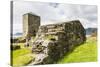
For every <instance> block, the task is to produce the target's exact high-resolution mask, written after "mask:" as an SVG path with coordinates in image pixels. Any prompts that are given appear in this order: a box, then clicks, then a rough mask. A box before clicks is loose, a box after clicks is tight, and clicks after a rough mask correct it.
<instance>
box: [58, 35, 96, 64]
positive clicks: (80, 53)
mask: <svg viewBox="0 0 100 67" xmlns="http://www.w3.org/2000/svg"><path fill="white" fill-rule="evenodd" d="M94 61H97V41H96V38H95V37H91V38H87V41H86V43H84V44H82V45H80V46H78V47H76V48H75V49H74V50H73V52H72V53H69V54H66V55H65V56H64V57H63V58H61V59H59V61H58V62H57V63H60V64H62V63H76V62H94Z"/></svg>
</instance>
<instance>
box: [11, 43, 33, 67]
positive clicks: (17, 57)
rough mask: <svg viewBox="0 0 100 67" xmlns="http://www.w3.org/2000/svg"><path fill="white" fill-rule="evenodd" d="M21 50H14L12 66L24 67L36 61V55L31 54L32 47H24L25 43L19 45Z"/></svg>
mask: <svg viewBox="0 0 100 67" xmlns="http://www.w3.org/2000/svg"><path fill="white" fill-rule="evenodd" d="M18 45H20V46H21V48H20V49H17V50H12V65H13V66H22V65H27V64H29V63H30V62H31V61H32V60H33V59H34V54H32V53H31V47H24V46H23V45H24V43H18Z"/></svg>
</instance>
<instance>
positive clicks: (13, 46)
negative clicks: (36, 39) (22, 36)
mask: <svg viewBox="0 0 100 67" xmlns="http://www.w3.org/2000/svg"><path fill="white" fill-rule="evenodd" d="M17 49H20V45H11V50H17Z"/></svg>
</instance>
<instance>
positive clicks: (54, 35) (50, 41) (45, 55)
mask: <svg viewBox="0 0 100 67" xmlns="http://www.w3.org/2000/svg"><path fill="white" fill-rule="evenodd" d="M85 35H86V32H85V29H84V27H83V26H82V24H81V23H80V21H78V20H74V21H69V22H63V23H58V24H49V25H43V26H40V27H39V30H38V33H37V35H36V37H35V39H34V42H32V46H33V48H32V52H33V53H35V54H36V57H35V61H34V63H33V64H51V63H54V62H55V61H57V60H58V59H59V58H61V57H63V56H64V54H65V53H67V52H69V51H71V50H72V49H73V48H74V47H75V46H78V45H80V44H82V43H84V42H85V41H86V36H85Z"/></svg>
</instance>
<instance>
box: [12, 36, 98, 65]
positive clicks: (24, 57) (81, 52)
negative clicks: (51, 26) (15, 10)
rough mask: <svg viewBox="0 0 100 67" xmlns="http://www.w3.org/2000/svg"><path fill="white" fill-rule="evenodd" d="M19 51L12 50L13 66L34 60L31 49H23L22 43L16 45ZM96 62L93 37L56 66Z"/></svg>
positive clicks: (61, 59)
mask: <svg viewBox="0 0 100 67" xmlns="http://www.w3.org/2000/svg"><path fill="white" fill-rule="evenodd" d="M18 45H20V46H21V49H18V50H12V63H13V65H14V66H16V65H17V66H18V65H27V64H29V63H30V62H31V61H32V60H34V56H35V55H34V54H32V53H31V48H32V47H24V46H23V45H24V43H18ZM94 61H97V40H96V38H95V37H91V38H88V39H87V41H86V43H84V44H82V45H80V46H78V47H76V48H75V49H74V50H73V51H72V52H71V53H70V52H69V53H67V54H66V55H65V56H64V57H63V58H60V59H59V60H58V62H57V63H58V64H63V63H76V62H94Z"/></svg>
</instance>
